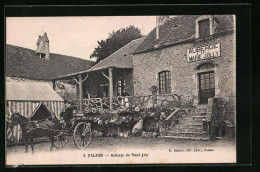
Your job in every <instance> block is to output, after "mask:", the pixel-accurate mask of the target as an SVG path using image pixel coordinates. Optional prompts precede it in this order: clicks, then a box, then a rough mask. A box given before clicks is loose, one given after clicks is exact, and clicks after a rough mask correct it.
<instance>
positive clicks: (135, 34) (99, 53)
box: [90, 25, 143, 64]
mask: <svg viewBox="0 0 260 172" xmlns="http://www.w3.org/2000/svg"><path fill="white" fill-rule="evenodd" d="M142 36H143V35H142V34H141V31H140V29H138V28H136V27H134V26H133V25H130V26H128V27H126V28H123V29H119V30H117V31H116V32H115V31H113V32H112V33H109V36H108V38H107V39H106V40H101V41H98V46H97V47H96V48H95V50H94V51H93V53H92V54H91V55H90V58H97V60H96V63H98V62H99V61H101V60H104V59H105V58H106V57H108V56H109V55H111V54H112V53H114V52H115V51H117V50H118V49H120V48H121V47H123V46H125V45H126V44H128V43H129V42H130V41H132V40H134V39H137V38H140V37H142ZM96 63H95V64H96Z"/></svg>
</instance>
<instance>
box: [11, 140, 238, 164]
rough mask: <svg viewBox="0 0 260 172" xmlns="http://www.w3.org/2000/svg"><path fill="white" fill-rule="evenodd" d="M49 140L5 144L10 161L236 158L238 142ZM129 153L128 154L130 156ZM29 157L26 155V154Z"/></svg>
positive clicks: (144, 161) (129, 161)
mask: <svg viewBox="0 0 260 172" xmlns="http://www.w3.org/2000/svg"><path fill="white" fill-rule="evenodd" d="M49 148H50V142H44V143H38V144H35V145H34V149H35V153H34V154H32V153H31V148H30V146H29V153H28V154H25V153H24V151H25V148H24V146H13V147H7V148H6V163H7V165H18V164H37V165H39V164H97V163H98V164H100V163H101V164H122V163H199V162H201V161H202V162H206V163H207V162H208V163H211V162H222V163H223V162H229V163H230V162H235V161H236V143H235V140H234V139H231V140H215V141H193V140H174V139H165V138H140V137H128V138H122V137H94V138H92V140H91V143H90V145H89V146H88V147H87V148H86V149H84V150H78V149H77V148H76V147H75V145H74V142H73V140H72V138H70V140H69V141H68V143H67V145H66V146H65V147H64V148H62V149H54V150H52V151H50V150H49ZM128 155H129V156H128ZM25 157H27V158H25Z"/></svg>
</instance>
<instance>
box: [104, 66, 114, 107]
mask: <svg viewBox="0 0 260 172" xmlns="http://www.w3.org/2000/svg"><path fill="white" fill-rule="evenodd" d="M102 73H103V72H102ZM108 73H109V108H110V110H113V68H108ZM103 75H104V73H103Z"/></svg>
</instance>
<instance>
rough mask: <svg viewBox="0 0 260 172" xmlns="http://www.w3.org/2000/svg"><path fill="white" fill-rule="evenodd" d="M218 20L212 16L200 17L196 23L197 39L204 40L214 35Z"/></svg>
mask: <svg viewBox="0 0 260 172" xmlns="http://www.w3.org/2000/svg"><path fill="white" fill-rule="evenodd" d="M215 21H216V19H215V18H214V16H212V15H202V16H199V17H198V18H197V19H196V21H195V25H196V34H195V37H196V38H204V37H207V36H210V35H213V34H214V33H213V32H214V22H215Z"/></svg>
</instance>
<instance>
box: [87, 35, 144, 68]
mask: <svg viewBox="0 0 260 172" xmlns="http://www.w3.org/2000/svg"><path fill="white" fill-rule="evenodd" d="M145 37H146V36H142V37H140V38H137V39H133V40H132V41H130V42H128V43H127V44H125V45H124V46H123V47H121V48H119V49H118V50H116V51H115V52H113V53H112V54H110V55H109V56H107V57H106V58H105V59H103V60H101V61H100V62H99V63H97V64H95V65H94V66H92V67H91V68H90V69H88V70H91V69H92V68H94V67H96V65H98V64H101V63H103V62H104V61H105V60H106V61H107V59H108V58H111V56H112V55H113V54H115V53H116V52H118V51H119V50H121V49H122V48H124V47H126V46H127V45H128V44H130V43H131V42H135V41H138V40H140V39H142V38H143V39H145ZM131 54H133V53H131Z"/></svg>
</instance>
